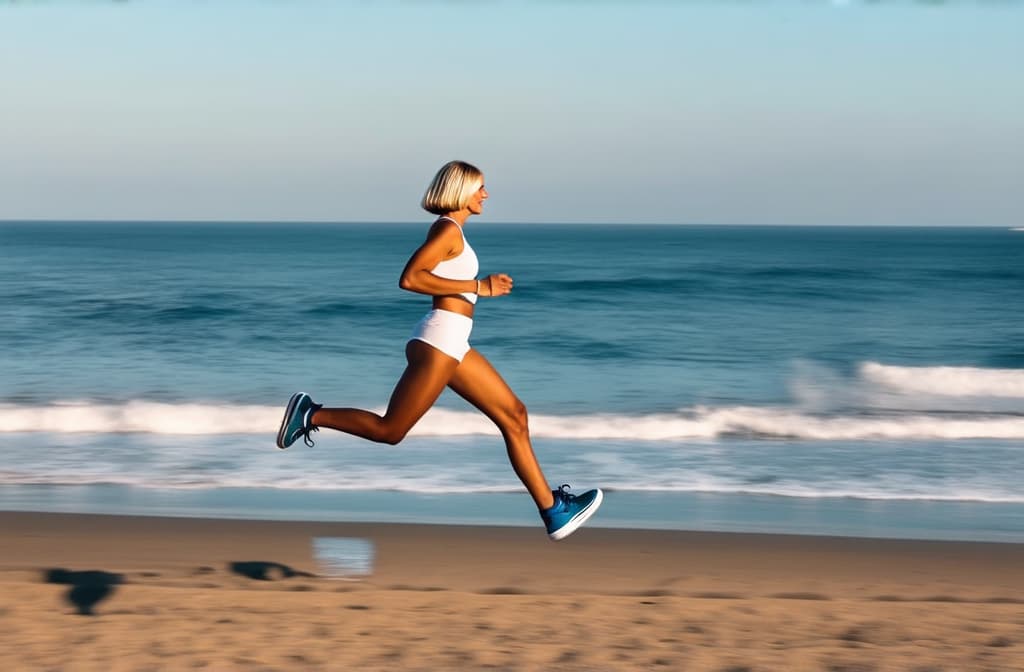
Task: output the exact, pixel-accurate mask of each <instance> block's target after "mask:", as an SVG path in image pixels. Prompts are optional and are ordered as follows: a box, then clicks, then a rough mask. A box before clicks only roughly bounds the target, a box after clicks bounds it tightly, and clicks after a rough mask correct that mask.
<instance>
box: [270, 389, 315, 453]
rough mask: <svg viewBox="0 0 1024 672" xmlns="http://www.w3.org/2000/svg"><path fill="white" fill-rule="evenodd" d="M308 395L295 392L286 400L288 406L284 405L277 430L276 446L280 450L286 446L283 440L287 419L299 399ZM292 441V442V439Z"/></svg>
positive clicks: (286, 428) (286, 430) (286, 429)
mask: <svg viewBox="0 0 1024 672" xmlns="http://www.w3.org/2000/svg"><path fill="white" fill-rule="evenodd" d="M308 396H309V395H308V394H306V393H305V392H296V393H295V394H293V395H292V398H291V399H289V400H288V406H286V407H285V409H284V419H283V420H281V428H280V429H278V430H277V447H278V448H280V449H281V450H284V449H285V448H287V447H288V446H286V445H285V443H284V440H285V439H286V438H288V437H287V436H286V433H287V432H288V420H289V419H290V418H291V417H292V414H293V413H294V412H295V407H296V406H298V405H299V401H300V400H301V399H302V398H303V397H308ZM292 443H294V441H293V442H292ZM288 445H291V444H288Z"/></svg>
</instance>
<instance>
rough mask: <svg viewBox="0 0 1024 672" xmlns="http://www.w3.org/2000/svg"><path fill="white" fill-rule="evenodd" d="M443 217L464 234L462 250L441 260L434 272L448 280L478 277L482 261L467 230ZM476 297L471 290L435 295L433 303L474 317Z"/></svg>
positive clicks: (442, 308)
mask: <svg viewBox="0 0 1024 672" xmlns="http://www.w3.org/2000/svg"><path fill="white" fill-rule="evenodd" d="M442 219H445V220H447V221H450V222H452V223H453V224H455V226H458V227H459V233H460V235H461V236H462V251H461V252H459V253H458V254H457V255H455V256H454V257H452V258H451V259H445V260H444V261H442V262H440V263H439V264H438V265H437V266H435V267H434V268H433V270H432V273H433V274H434V275H436V276H438V277H439V278H445V279H448V280H474V279H476V276H477V274H478V273H479V272H480V262H479V260H478V259H477V256H476V252H475V251H474V250H473V248H472V247H471V246H470V244H469V241H468V240H466V234H465V232H464V231H463V230H462V227H461V226H459V224H458V222H456V221H455V220H453V219H451V218H449V217H442ZM476 298H477V297H476V294H475V293H471V292H465V293H462V294H445V295H441V296H435V297H434V300H433V304H434V308H436V309H438V310H447V311H451V312H453V313H458V314H459V315H465V316H466V317H473V307H474V305H473V304H474V303H476Z"/></svg>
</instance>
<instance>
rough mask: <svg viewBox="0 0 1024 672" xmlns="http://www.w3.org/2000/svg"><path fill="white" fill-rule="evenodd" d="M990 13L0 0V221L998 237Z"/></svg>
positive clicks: (1014, 78)
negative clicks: (708, 228)
mask: <svg viewBox="0 0 1024 672" xmlns="http://www.w3.org/2000/svg"><path fill="white" fill-rule="evenodd" d="M1022 67H1024V6H1022V5H1021V4H1019V3H1017V2H1012V1H1007V2H992V1H989V2H986V1H984V0H980V1H977V2H971V1H966V0H965V1H962V2H955V1H954V2H949V3H945V4H940V5H934V4H930V3H921V2H898V1H886V0H880V1H879V2H873V3H869V4H860V3H858V2H853V1H851V2H831V3H830V2H825V1H824V0H822V1H818V0H790V1H785V0H782V1H773V2H768V1H767V0H750V1H747V2H740V1H738V0H737V1H735V2H729V1H722V2H713V1H710V0H707V1H703V2H701V1H697V0H691V1H686V0H678V1H676V2H608V1H605V2H598V1H594V2H583V1H575V2H572V1H561V2H525V1H524V2H511V1H508V2H499V1H492V2H483V1H481V2H471V1H465V2H455V1H452V2H440V1H435V2H430V1H419V2H398V1H394V0H381V1H379V2H327V1H326V0H325V1H322V2H312V1H307V2H301V1H297V2H262V3H259V2H228V1H211V2H145V3H143V2H120V3H113V2H112V3H102V2H81V3H70V2H66V3H61V2H49V3H47V2H36V3H31V2H30V3H13V4H10V3H8V4H3V3H0V87H2V88H0V219H18V218H31V219H106V218H112V219H135V218H138V219H200V220H210V219H213V220H261V221H262V220H325V221H417V220H420V219H423V218H424V217H425V213H423V212H422V211H421V210H419V208H418V201H419V197H420V195H421V194H422V191H423V189H424V188H425V186H426V183H427V182H428V180H429V179H430V177H431V176H432V174H433V172H434V171H435V170H436V168H437V167H438V166H439V165H440V164H441V163H443V162H445V161H447V160H449V159H451V158H461V159H465V160H467V161H471V162H473V163H476V164H477V165H479V166H480V167H481V168H482V169H483V170H484V172H485V174H486V177H487V184H488V188H489V190H490V192H491V200H490V201H489V202H488V211H487V218H488V219H489V220H491V221H520V222H522V221H540V222H566V221H568V222H676V223H741V224H742V223H750V224H757V223H769V224H913V225H930V224H935V225H998V226H1024V198H1022V196H1021V191H1022V186H1024V76H1022V75H1021V73H1022Z"/></svg>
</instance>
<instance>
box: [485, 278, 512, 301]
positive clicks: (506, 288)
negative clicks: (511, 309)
mask: <svg viewBox="0 0 1024 672" xmlns="http://www.w3.org/2000/svg"><path fill="white" fill-rule="evenodd" d="M511 292H512V277H511V276H508V275H505V274H504V273H493V274H491V275H488V276H487V277H486V278H484V279H483V280H481V281H480V296H505V295H506V294H509V293H511Z"/></svg>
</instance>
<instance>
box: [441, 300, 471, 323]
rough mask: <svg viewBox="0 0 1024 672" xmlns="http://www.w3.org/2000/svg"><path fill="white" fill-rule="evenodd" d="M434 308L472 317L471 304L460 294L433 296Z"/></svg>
mask: <svg viewBox="0 0 1024 672" xmlns="http://www.w3.org/2000/svg"><path fill="white" fill-rule="evenodd" d="M434 308H435V309H437V310H447V311H448V312H450V313H458V314H459V315H465V316H466V317H469V318H472V317H473V304H472V303H470V302H469V301H466V300H465V299H464V298H462V297H461V296H435V297H434Z"/></svg>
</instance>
